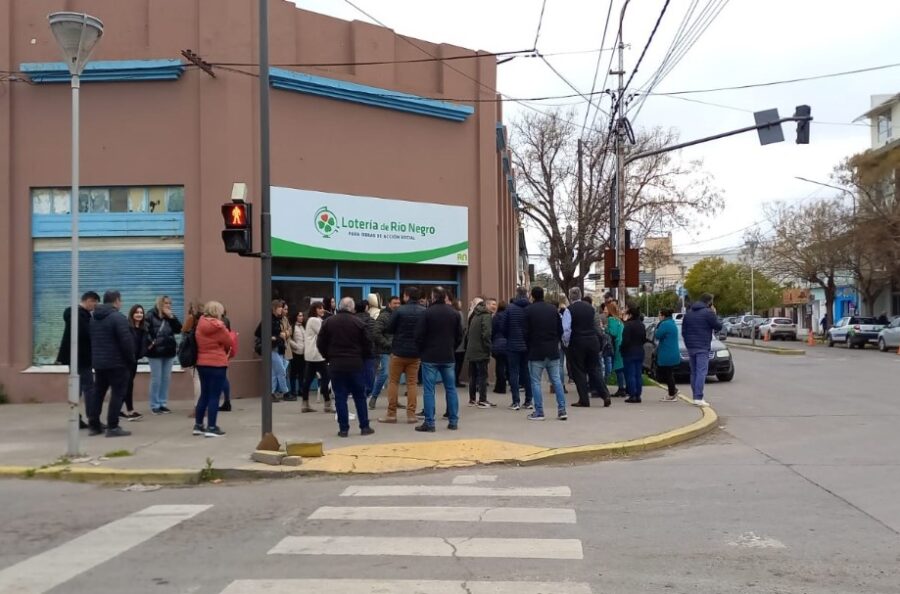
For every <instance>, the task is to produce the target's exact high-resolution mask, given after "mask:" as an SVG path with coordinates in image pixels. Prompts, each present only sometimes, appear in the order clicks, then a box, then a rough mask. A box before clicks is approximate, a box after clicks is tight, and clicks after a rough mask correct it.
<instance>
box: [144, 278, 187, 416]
mask: <svg viewBox="0 0 900 594" xmlns="http://www.w3.org/2000/svg"><path fill="white" fill-rule="evenodd" d="M180 333H181V322H180V321H179V320H178V318H177V317H176V316H175V314H174V313H172V299H171V298H170V297H169V296H168V295H162V296H160V297H157V299H156V305H155V307H154V308H153V309H151V310H150V311H149V312H148V313H147V334H148V335H149V341H150V343H149V346H148V347H147V358H148V359H149V360H150V412H152V413H153V414H155V415H162V414H168V413H171V412H172V411H171V410H169V408H168V407H167V406H166V405H167V404H168V403H169V382H170V381H171V379H172V364H173V363H174V362H175V351H176V348H177V345H176V342H175V337H176V336H178V335H179V334H180Z"/></svg>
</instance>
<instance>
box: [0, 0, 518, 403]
mask: <svg viewBox="0 0 900 594" xmlns="http://www.w3.org/2000/svg"><path fill="white" fill-rule="evenodd" d="M60 10H71V11H83V12H87V13H90V14H92V15H94V16H97V17H99V18H100V19H101V20H102V21H103V22H104V25H105V32H104V36H103V38H102V39H101V41H100V43H99V45H98V47H97V49H96V51H95V53H94V55H93V56H92V61H91V62H90V63H89V64H88V67H87V69H86V70H85V73H84V75H83V77H82V86H81V187H82V189H81V192H80V195H79V197H78V201H77V203H78V207H79V213H80V214H79V218H80V233H79V236H80V241H81V250H80V264H81V277H80V279H79V283H80V290H81V291H86V290H95V291H97V292H99V293H101V294H102V292H103V291H104V290H106V289H118V290H120V291H122V294H123V298H124V301H125V308H128V307H130V306H131V305H132V304H135V303H140V304H142V305H143V306H144V307H145V308H146V309H148V310H149V309H150V308H151V307H152V306H153V300H154V298H155V297H156V296H158V295H163V294H165V295H169V296H170V297H171V298H172V300H173V302H174V305H175V311H176V313H177V315H178V316H179V318H181V319H183V318H184V314H185V313H186V309H187V305H188V303H190V302H198V301H207V300H210V299H215V300H219V301H221V302H223V303H224V304H225V305H226V307H227V309H228V316H229V318H230V319H231V320H232V323H233V325H234V327H235V329H236V330H238V331H239V332H240V335H241V339H240V353H239V355H238V357H237V359H236V360H235V361H234V362H233V364H232V368H231V371H230V372H229V377H230V378H231V381H232V385H233V389H234V391H235V393H236V394H237V395H238V396H248V395H256V392H257V389H256V387H255V386H256V384H255V377H256V374H257V371H258V359H257V358H256V357H255V356H254V355H253V353H252V344H253V339H252V335H253V330H254V329H255V327H256V324H257V323H258V322H259V311H260V309H261V305H260V303H259V294H258V289H257V287H258V282H257V279H258V278H259V276H258V275H259V262H258V261H257V260H255V259H252V258H240V257H238V256H236V255H232V254H226V253H225V252H224V248H223V245H222V239H221V237H220V232H221V229H222V226H223V223H222V217H221V213H220V205H221V204H223V203H225V202H227V201H228V200H229V198H230V196H231V188H232V184H233V183H234V182H244V183H246V184H247V186H248V188H249V197H248V201H249V202H251V203H253V204H254V206H255V207H256V208H255V209H254V216H255V217H256V221H255V229H254V230H255V237H254V240H255V242H256V247H258V245H259V237H258V235H259V231H258V229H259V225H258V217H259V205H258V195H257V194H258V187H259V177H258V176H259V151H258V140H259V129H258V111H257V110H258V88H257V78H256V76H255V73H256V72H257V67H256V66H255V64H256V63H257V61H258V60H257V58H258V56H257V47H258V41H257V30H258V27H257V14H256V10H257V7H256V2H250V1H248V0H215V1H213V0H130V1H128V2H121V1H119V0H29V1H28V2H16V1H13V0H0V36H2V37H3V38H4V39H7V40H8V41H7V43H4V44H0V63H2V66H0V69H2V70H5V71H10V72H21V73H22V75H20V76H19V78H20V79H27V81H23V80H4V81H0V226H2V230H3V234H4V235H5V238H6V241H5V242H4V244H5V249H4V250H3V252H2V256H0V324H2V327H3V328H4V331H3V332H2V333H0V383H2V384H3V385H4V386H5V389H6V392H7V393H8V394H9V396H10V397H11V399H12V400H13V401H16V402H25V401H30V400H37V401H53V400H56V401H62V400H64V399H65V392H66V390H65V385H66V376H65V373H66V368H65V367H60V366H55V365H54V362H55V358H56V352H57V348H58V346H59V341H60V338H61V336H62V329H63V323H62V312H63V310H64V309H65V307H67V305H68V301H69V275H70V264H69V262H70V257H71V250H70V244H69V242H70V240H71V236H70V228H71V219H70V209H71V203H72V201H71V199H70V191H69V186H70V184H71V174H70V167H71V165H70V158H71V155H70V148H69V147H70V142H71V140H70V133H71V132H70V131H71V128H70V126H71V116H70V113H71V112H70V87H69V84H68V83H69V75H68V71H67V70H66V68H65V66H64V64H63V62H62V61H61V57H60V51H59V49H58V47H57V44H56V41H55V40H54V38H53V35H52V33H51V32H50V29H49V26H48V25H47V15H48V14H49V13H51V12H54V11H60ZM269 31H270V42H269V45H270V62H271V64H272V68H271V73H270V75H271V94H270V102H271V182H272V186H273V188H272V220H273V253H274V256H275V258H274V261H273V293H274V294H275V295H276V296H280V297H282V298H284V299H286V300H287V301H288V303H289V304H290V306H291V309H292V312H293V313H296V312H297V311H298V310H300V309H304V310H305V309H306V308H307V307H308V305H309V302H310V301H311V300H314V299H318V298H323V297H326V296H335V297H338V298H339V297H341V296H351V297H354V298H364V297H365V296H366V295H367V294H368V293H378V294H380V295H382V296H383V297H385V298H386V297H388V296H389V295H391V294H399V293H400V292H401V291H402V290H403V288H404V287H407V286H410V285H416V286H420V287H427V286H431V285H437V284H440V285H444V286H446V287H448V288H450V289H452V290H453V291H454V293H456V294H457V295H458V296H459V298H461V299H463V300H464V301H466V300H468V299H470V298H471V297H474V296H476V295H485V296H496V297H499V298H508V297H509V296H510V295H511V294H512V292H513V289H514V285H515V283H516V279H517V278H519V279H521V278H522V274H523V271H522V270H520V268H521V258H520V255H521V252H522V249H523V248H524V246H521V245H520V242H521V234H520V229H521V225H520V216H519V213H518V210H517V197H516V195H515V186H514V183H513V181H512V173H511V170H510V159H509V152H508V147H507V134H506V129H505V127H504V126H503V124H502V104H501V102H499V101H497V99H498V95H497V93H496V91H495V90H494V89H495V88H496V58H495V57H493V56H480V57H479V52H476V51H472V50H468V49H464V48H459V47H454V46H450V45H444V44H434V43H429V42H425V41H420V40H413V39H407V38H404V37H402V36H400V35H397V34H396V33H394V32H393V31H391V30H389V29H385V28H382V27H377V26H374V25H370V24H368V23H363V22H359V21H353V22H346V21H342V20H338V19H334V18H331V17H327V16H323V15H319V14H315V13H311V12H307V11H303V10H299V9H297V8H296V6H295V5H294V4H292V3H290V2H287V1H284V0H270V23H269ZM416 46H418V47H416ZM419 48H421V49H419ZM186 49H190V50H192V51H193V52H195V53H196V54H197V55H199V56H200V57H201V58H202V59H203V60H205V61H206V62H209V63H212V64H214V66H213V71H212V74H209V73H207V72H205V71H204V70H202V69H200V68H198V67H197V66H195V65H193V64H191V63H190V62H189V61H188V60H187V59H185V58H184V57H182V53H181V52H182V50H186ZM460 56H463V57H465V59H453V60H448V61H441V60H436V59H433V58H458V57H460ZM423 60H424V61H423ZM372 62H375V63H376V64H363V63H372ZM217 64H230V65H231V66H215V65H217ZM213 75H214V76H213ZM126 311H127V309H126ZM176 369H177V368H176ZM147 375H148V374H146V373H139V375H138V382H137V386H136V394H137V398H138V399H139V400H142V399H143V398H144V397H145V394H146V393H147V379H148V377H147ZM171 397H172V398H175V399H178V398H184V399H190V398H192V392H191V388H190V378H188V377H187V374H184V373H177V372H176V374H175V376H174V377H173V383H172V389H171Z"/></svg>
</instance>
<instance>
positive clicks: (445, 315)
mask: <svg viewBox="0 0 900 594" xmlns="http://www.w3.org/2000/svg"><path fill="white" fill-rule="evenodd" d="M446 299H447V293H446V292H445V291H444V289H442V288H440V287H438V288H436V289H435V290H434V291H433V292H432V297H431V305H430V306H429V307H428V309H426V310H425V313H424V314H423V315H422V316H421V318H420V319H419V323H418V325H417V327H416V345H417V346H418V349H419V352H420V353H421V356H422V380H423V382H424V384H425V390H424V392H423V395H424V396H423V398H424V400H425V421H424V422H423V423H422V424H421V425H419V426H418V427H416V431H428V432H432V433H433V432H434V389H435V384H437V380H438V378H440V380H441V382H443V384H444V393H445V395H446V399H447V419H448V420H449V423H448V425H447V429H450V430H455V429H457V427H459V396H458V395H457V392H456V373H455V367H456V356H455V353H456V347H458V346H459V345H460V343H462V327H461V326H460V325H459V314H458V313H457V312H456V310H455V309H453V308H452V307H451V306H449V305H447V303H446Z"/></svg>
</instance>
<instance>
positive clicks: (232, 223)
mask: <svg viewBox="0 0 900 594" xmlns="http://www.w3.org/2000/svg"><path fill="white" fill-rule="evenodd" d="M222 219H223V220H224V221H225V230H224V231H222V241H223V242H224V243H225V251H226V252H227V253H229V254H239V255H241V256H246V255H249V254H250V253H251V252H252V251H253V227H252V225H251V221H252V220H253V218H252V210H251V205H250V204H248V203H246V202H244V201H243V200H233V201H232V202H226V203H225V204H223V205H222Z"/></svg>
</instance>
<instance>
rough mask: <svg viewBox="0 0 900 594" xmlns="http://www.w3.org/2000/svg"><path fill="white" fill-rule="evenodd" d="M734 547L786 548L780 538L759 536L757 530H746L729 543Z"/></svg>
mask: <svg viewBox="0 0 900 594" xmlns="http://www.w3.org/2000/svg"><path fill="white" fill-rule="evenodd" d="M728 544H729V545H730V546H733V547H746V548H748V549H786V548H787V545H785V544H784V543H783V542H781V541H780V540H775V539H774V538H769V537H767V536H757V534H756V533H755V532H744V533H743V534H741V535H740V536H739V537H738V538H737V540H734V541H732V542H729V543H728Z"/></svg>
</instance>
